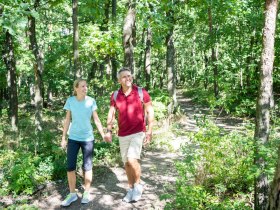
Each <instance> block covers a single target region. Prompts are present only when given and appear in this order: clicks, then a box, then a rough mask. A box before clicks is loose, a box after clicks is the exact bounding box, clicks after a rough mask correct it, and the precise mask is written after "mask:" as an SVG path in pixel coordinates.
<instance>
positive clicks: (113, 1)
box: [112, 0, 117, 22]
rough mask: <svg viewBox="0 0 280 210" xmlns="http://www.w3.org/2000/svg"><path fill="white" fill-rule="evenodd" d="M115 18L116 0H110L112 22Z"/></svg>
mask: <svg viewBox="0 0 280 210" xmlns="http://www.w3.org/2000/svg"><path fill="white" fill-rule="evenodd" d="M116 17H117V0H112V20H113V22H116Z"/></svg>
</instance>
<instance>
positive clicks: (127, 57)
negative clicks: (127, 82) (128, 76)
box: [123, 0, 136, 74]
mask: <svg viewBox="0 0 280 210" xmlns="http://www.w3.org/2000/svg"><path fill="white" fill-rule="evenodd" d="M135 18H136V11H135V2H134V0H132V1H130V2H129V10H128V13H127V16H126V18H125V21H124V26H123V47H124V66H125V67H128V68H130V70H131V73H132V74H133V73H134V59H133V49H134V46H135V45H136V27H135Z"/></svg>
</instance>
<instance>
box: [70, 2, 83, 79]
mask: <svg viewBox="0 0 280 210" xmlns="http://www.w3.org/2000/svg"><path fill="white" fill-rule="evenodd" d="M72 12H73V14H72V23H73V53H74V75H75V78H80V77H81V76H82V72H81V69H80V62H79V24H78V0H72Z"/></svg>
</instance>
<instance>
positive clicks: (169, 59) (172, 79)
mask: <svg viewBox="0 0 280 210" xmlns="http://www.w3.org/2000/svg"><path fill="white" fill-rule="evenodd" d="M173 4H174V5H169V6H170V7H169V9H168V11H167V12H166V16H167V18H168V23H169V29H168V32H167V35H166V39H165V44H166V71H167V89H168V93H169V96H170V97H171V98H172V102H171V104H170V105H169V108H168V111H169V114H172V113H173V111H174V109H175V108H176V106H177V98H176V72H175V47H174V37H173V36H174V24H175V18H174V6H175V2H173Z"/></svg>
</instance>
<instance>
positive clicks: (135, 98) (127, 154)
mask: <svg viewBox="0 0 280 210" xmlns="http://www.w3.org/2000/svg"><path fill="white" fill-rule="evenodd" d="M118 82H119V83H120V85H121V88H120V89H119V90H118V91H115V92H114V93H113V94H112V95H111V102H110V109H109V113H108V119H107V133H106V135H105V139H107V141H111V140H112V127H113V121H114V118H115V114H116V112H118V127H119V131H118V136H119V143H120V150H121V156H122V161H123V162H124V167H125V171H126V175H127V179H128V186H129V189H128V191H127V194H126V196H125V197H124V198H123V201H124V202H127V203H129V202H131V201H138V200H139V199H140V198H141V196H142V192H143V186H142V185H141V184H140V176H141V166H140V163H139V160H140V154H141V149H142V145H143V143H144V145H146V144H148V143H149V142H150V141H151V139H152V127H153V121H154V109H153V106H152V102H151V98H150V95H149V94H148V92H147V91H146V90H145V89H142V88H139V87H137V86H136V85H133V83H132V82H133V77H132V75H131V71H130V70H129V69H128V68H122V69H121V70H119V72H118ZM145 115H146V116H145ZM145 118H146V120H147V123H148V128H147V130H146V122H145Z"/></svg>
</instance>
